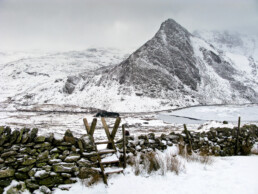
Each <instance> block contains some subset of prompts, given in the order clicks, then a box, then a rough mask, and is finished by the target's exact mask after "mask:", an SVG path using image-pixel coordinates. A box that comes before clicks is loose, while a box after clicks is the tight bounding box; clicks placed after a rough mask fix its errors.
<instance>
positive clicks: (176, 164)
mask: <svg viewBox="0 0 258 194" xmlns="http://www.w3.org/2000/svg"><path fill="white" fill-rule="evenodd" d="M165 159H166V164H167V165H166V166H167V170H168V171H170V172H174V173H176V175H178V174H179V173H180V172H181V171H182V170H184V169H185V166H184V165H183V164H182V162H181V161H180V160H179V158H178V156H177V155H172V154H171V153H170V154H167V155H166V158H165Z"/></svg>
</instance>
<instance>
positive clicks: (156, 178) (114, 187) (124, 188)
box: [54, 156, 258, 194]
mask: <svg viewBox="0 0 258 194" xmlns="http://www.w3.org/2000/svg"><path fill="white" fill-rule="evenodd" d="M181 161H182V162H183V163H184V165H185V170H184V171H183V172H181V173H180V174H179V175H176V174H175V173H172V172H168V173H166V174H165V175H164V176H162V175H158V174H152V175H150V176H143V175H139V176H136V175H135V174H134V173H133V170H132V168H130V167H128V168H127V169H126V170H125V174H124V175H123V174H120V175H113V176H111V177H109V179H108V183H109V186H105V185H104V184H103V183H98V184H96V185H93V186H91V187H85V186H84V185H83V184H81V183H80V182H78V183H76V184H74V185H71V188H70V190H69V191H62V190H60V189H57V190H56V191H55V192H54V194H65V193H87V194H120V193H121V192H123V193H124V194H127V193H128V194H129V193H130V194H131V193H134V194H154V193H155V194H156V193H159V194H168V193H176V194H182V193H184V194H186V193H189V194H190V193H191V194H206V193H209V194H212V193H214V194H218V193H220V194H243V193H245V194H256V193H258V184H257V180H258V165H257V164H258V156H234V157H216V158H213V163H212V164H207V165H205V164H202V163H198V162H186V161H185V160H183V159H182V160H181Z"/></svg>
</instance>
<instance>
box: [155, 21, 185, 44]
mask: <svg viewBox="0 0 258 194" xmlns="http://www.w3.org/2000/svg"><path fill="white" fill-rule="evenodd" d="M155 36H156V37H162V38H163V39H164V38H165V37H166V40H167V41H175V40H176V41H179V40H180V41H187V39H188V37H189V36H190V33H189V32H188V31H187V30H186V29H185V28H184V27H183V26H181V25H180V24H178V23H177V22H176V21H175V20H173V19H167V20H166V21H164V22H163V23H162V24H161V26H160V29H159V31H158V32H157V33H156V35H155Z"/></svg>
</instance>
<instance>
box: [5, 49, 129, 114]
mask: <svg viewBox="0 0 258 194" xmlns="http://www.w3.org/2000/svg"><path fill="white" fill-rule="evenodd" d="M127 53H128V51H121V50H117V49H95V48H92V49H87V50H84V51H70V52H42V51H33V52H1V53H0V73H1V76H0V90H1V92H0V105H1V108H6V109H11V108H21V107H23V108H26V107H27V108H31V107H32V106H29V107H28V105H34V106H37V107H38V106H39V105H40V106H45V107H46V106H47V104H57V105H62V106H64V105H79V106H83V107H87V104H78V103H77V102H76V101H77V100H76V99H72V100H71V99H67V97H68V96H69V95H67V94H66V93H65V92H64V91H63V90H64V85H65V83H66V80H67V78H68V76H78V75H79V74H80V73H82V72H84V73H86V72H88V71H92V70H95V69H98V68H100V67H103V66H109V65H116V64H119V63H120V62H121V61H122V60H123V59H124V58H125V57H126V56H128V55H127ZM53 108H54V109H56V108H57V106H54V107H53ZM47 109H51V107H50V106H48V108H47ZM61 109H62V108H61V107H59V108H58V110H61Z"/></svg>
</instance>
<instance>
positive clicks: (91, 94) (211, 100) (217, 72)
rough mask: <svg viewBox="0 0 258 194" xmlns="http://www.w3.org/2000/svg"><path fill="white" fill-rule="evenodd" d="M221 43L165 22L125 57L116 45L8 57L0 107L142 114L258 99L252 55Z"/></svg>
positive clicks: (2, 77) (169, 20)
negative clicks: (79, 108) (55, 107)
mask: <svg viewBox="0 0 258 194" xmlns="http://www.w3.org/2000/svg"><path fill="white" fill-rule="evenodd" d="M215 45H216V46H219V44H215ZM216 46H214V45H212V44H210V43H209V42H208V41H207V40H205V39H203V38H200V36H195V35H193V34H191V33H190V32H188V31H187V30H186V29H185V28H184V27H182V26H181V25H180V24H178V23H176V22H175V21H174V20H172V19H168V20H166V21H165V22H163V23H162V24H161V27H160V29H159V30H158V32H157V33H156V34H155V36H154V37H153V38H152V39H151V40H149V41H148V42H147V43H145V44H144V45H143V46H142V47H141V48H139V49H138V50H136V51H135V52H134V53H132V54H131V55H130V56H129V57H128V58H124V56H125V52H120V51H117V50H108V51H107V50H103V49H102V50H96V49H95V50H94V49H91V50H86V51H83V52H66V53H55V54H47V55H44V56H37V57H29V58H25V59H20V60H16V61H13V62H10V61H8V62H6V61H5V62H2V64H1V69H0V72H1V75H2V76H1V78H0V83H1V84H0V87H1V90H2V91H3V92H1V94H0V95H1V96H0V99H1V102H2V103H1V104H2V107H6V108H10V107H11V105H13V104H15V107H18V106H19V107H20V106H28V105H30V106H29V107H31V105H34V106H36V105H37V106H38V105H44V104H45V105H46V104H57V105H61V106H62V105H66V106H67V105H77V106H82V107H95V108H100V109H107V110H113V111H123V112H130V111H137V112H142V111H153V110H164V109H170V108H174V107H178V106H180V107H182V106H188V105H196V104H222V103H223V104H224V103H231V104H232V103H236V104H237V103H249V102H256V103H257V102H258V81H257V69H258V66H257V63H256V61H255V57H247V55H245V54H246V53H241V52H232V50H230V49H228V50H226V47H225V48H224V50H223V49H221V47H220V48H219V49H218V48H216ZM244 46H246V45H245V44H244ZM238 47H239V48H241V45H238ZM243 50H247V49H245V48H244V47H243ZM255 52H256V51H255V49H254V52H253V53H255ZM2 55H3V53H2ZM254 55H255V54H253V55H252V56H254ZM0 60H1V57H0ZM122 60H123V61H122ZM3 102H4V103H3Z"/></svg>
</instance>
